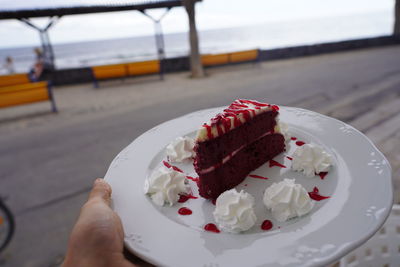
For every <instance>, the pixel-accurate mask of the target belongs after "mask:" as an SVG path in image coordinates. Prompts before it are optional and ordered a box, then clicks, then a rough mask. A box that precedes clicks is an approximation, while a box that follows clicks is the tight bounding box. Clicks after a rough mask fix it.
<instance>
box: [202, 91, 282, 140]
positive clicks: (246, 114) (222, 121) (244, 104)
mask: <svg viewBox="0 0 400 267" xmlns="http://www.w3.org/2000/svg"><path fill="white" fill-rule="evenodd" d="M250 105H253V106H254V107H253V106H252V107H250ZM262 107H271V109H272V110H275V111H278V110H279V107H278V106H277V105H270V104H267V103H261V102H258V101H255V100H247V99H238V100H235V101H234V102H232V104H231V105H230V106H229V107H228V108H226V109H224V111H223V112H222V113H219V114H217V115H216V116H215V117H214V118H212V119H211V126H210V125H207V124H206V123H205V124H203V127H205V128H206V129H207V137H208V139H212V138H213V135H212V130H211V129H212V128H211V127H212V126H214V125H216V126H217V132H218V135H222V134H223V133H224V132H226V131H228V130H230V129H231V127H232V125H231V118H233V126H234V127H237V126H240V125H241V124H242V122H241V120H240V119H239V117H238V116H239V115H240V114H242V116H243V118H244V120H245V121H248V120H250V119H251V117H252V116H255V115H256V111H255V109H261V108H262Z"/></svg>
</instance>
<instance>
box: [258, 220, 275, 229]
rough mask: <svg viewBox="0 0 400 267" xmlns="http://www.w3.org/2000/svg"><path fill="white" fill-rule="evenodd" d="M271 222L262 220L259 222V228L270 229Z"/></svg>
mask: <svg viewBox="0 0 400 267" xmlns="http://www.w3.org/2000/svg"><path fill="white" fill-rule="evenodd" d="M272 226H273V225H272V222H271V221H270V220H265V221H263V223H262V224H261V229H263V230H264V231H268V230H271V229H272Z"/></svg>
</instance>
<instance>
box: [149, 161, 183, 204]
mask: <svg viewBox="0 0 400 267" xmlns="http://www.w3.org/2000/svg"><path fill="white" fill-rule="evenodd" d="M189 190H190V187H189V185H188V181H187V179H186V177H185V175H184V174H183V173H180V172H177V171H174V170H171V169H168V168H165V167H162V168H160V169H159V170H156V171H155V172H154V173H153V174H152V175H151V176H150V177H149V178H148V179H146V181H145V183H144V192H145V194H148V195H149V196H150V197H151V200H152V201H153V202H154V203H155V204H156V205H158V206H163V205H164V203H167V204H169V205H170V206H172V205H174V204H175V203H176V202H177V201H178V200H179V194H181V193H184V194H187V193H189Z"/></svg>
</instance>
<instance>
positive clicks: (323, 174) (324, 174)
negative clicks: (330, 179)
mask: <svg viewBox="0 0 400 267" xmlns="http://www.w3.org/2000/svg"><path fill="white" fill-rule="evenodd" d="M327 174H328V172H320V173H318V175H319V177H321V180H324V178H325V176H326V175H327Z"/></svg>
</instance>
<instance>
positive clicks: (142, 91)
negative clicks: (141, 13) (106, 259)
mask: <svg viewBox="0 0 400 267" xmlns="http://www.w3.org/2000/svg"><path fill="white" fill-rule="evenodd" d="M399 62H400V46H393V47H385V48H377V49H366V50H359V51H353V52H345V53H335V54H330V55H322V56H314V57H305V58H299V59H292V60H282V61H274V62H268V63H262V64H261V66H258V67H253V66H252V65H240V66H231V67H223V68H215V69H211V70H209V71H208V74H209V76H208V77H207V78H204V79H196V80H192V79H190V78H188V73H177V74H169V75H167V76H166V79H165V80H164V81H159V80H158V78H157V77H144V78H140V79H126V80H125V81H124V82H121V81H119V80H117V81H109V82H103V83H101V87H100V88H99V89H93V88H92V85H91V84H86V85H79V86H68V87H62V88H57V89H56V90H55V97H56V100H57V103H58V106H59V109H60V113H59V114H51V113H49V112H48V111H49V110H50V104H49V103H39V104H33V105H27V106H22V107H15V108H9V109H2V110H0V155H1V156H0V195H6V196H8V200H7V203H8V204H9V205H10V206H11V208H12V210H13V211H14V212H15V214H16V219H17V227H18V228H17V232H16V235H15V238H14V240H13V241H12V243H11V245H10V247H9V249H8V250H7V251H6V252H5V253H4V254H3V255H1V256H0V266H21V267H25V266H26V267H28V266H29V267H31V266H32V267H36V266H40V267H42V266H58V264H59V262H60V261H61V260H62V257H63V254H64V252H65V247H66V243H67V238H68V234H69V232H70V230H71V227H72V225H73V223H74V221H75V219H76V217H77V215H78V212H79V209H80V206H81V205H82V203H83V202H84V201H85V199H86V196H87V192H88V190H89V189H90V186H91V184H92V182H93V180H94V178H96V177H102V176H103V175H104V173H105V172H106V169H107V166H108V165H109V163H110V162H111V161H112V159H113V157H114V156H115V155H116V154H117V153H118V152H119V151H120V150H121V149H122V148H124V147H125V146H126V145H128V144H129V143H130V142H131V141H132V140H133V139H135V138H136V137H137V136H139V135H140V134H141V133H143V132H144V131H146V130H148V129H149V128H151V127H153V126H155V125H157V124H158V123H160V122H163V121H165V120H168V119H172V118H174V117H177V116H180V115H184V114H186V113H188V112H191V111H195V110H199V109H204V108H210V107H216V106H223V105H226V104H228V103H230V102H231V101H232V100H233V99H236V98H253V99H258V100H261V101H266V102H271V103H276V104H281V105H287V106H297V107H303V108H307V109H311V110H315V111H317V112H321V113H324V114H327V115H330V116H333V117H336V118H338V119H341V120H343V121H346V122H348V123H350V124H352V125H354V126H355V127H357V128H358V129H360V130H361V131H363V132H364V133H366V134H367V135H368V136H369V137H370V138H371V139H372V140H373V141H374V142H375V144H376V145H377V146H378V147H379V148H380V149H381V150H382V151H383V152H384V154H385V155H386V156H387V157H388V159H389V161H390V162H391V165H392V168H393V175H394V178H395V186H396V188H397V201H400V199H399V195H400V194H399V189H400V152H399V147H400V131H399V130H400V112H399V111H400V64H399Z"/></svg>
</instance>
